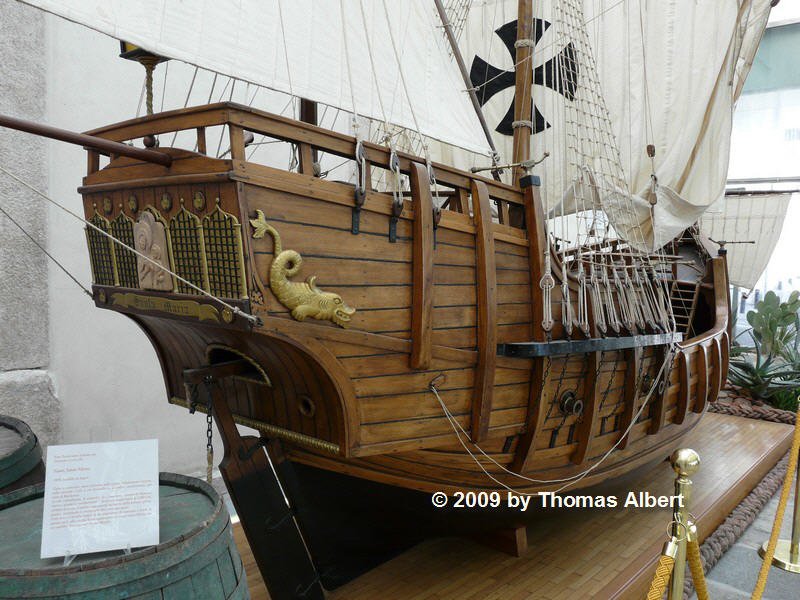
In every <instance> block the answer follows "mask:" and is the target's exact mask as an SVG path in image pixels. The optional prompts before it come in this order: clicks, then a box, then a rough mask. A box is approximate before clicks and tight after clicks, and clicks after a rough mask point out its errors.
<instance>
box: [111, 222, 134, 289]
mask: <svg viewBox="0 0 800 600" xmlns="http://www.w3.org/2000/svg"><path fill="white" fill-rule="evenodd" d="M111 235H113V236H114V239H117V240H119V241H120V242H122V244H124V246H122V245H120V244H115V246H116V248H115V249H114V252H115V255H116V259H117V277H118V278H119V285H121V286H122V287H129V288H138V287H139V273H138V270H137V265H136V255H135V254H134V253H133V251H132V250H130V249H129V248H133V220H132V219H131V218H130V217H128V216H127V215H126V214H124V213H120V214H119V216H118V217H117V218H116V219H114V220H113V221H111Z"/></svg>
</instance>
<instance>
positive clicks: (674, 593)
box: [667, 448, 700, 600]
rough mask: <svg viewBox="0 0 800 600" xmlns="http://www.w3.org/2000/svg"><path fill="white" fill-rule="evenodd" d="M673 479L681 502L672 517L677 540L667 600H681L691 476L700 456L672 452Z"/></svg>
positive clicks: (694, 471) (692, 453) (687, 449)
mask: <svg viewBox="0 0 800 600" xmlns="http://www.w3.org/2000/svg"><path fill="white" fill-rule="evenodd" d="M670 462H671V463H672V468H673V469H674V471H675V473H677V475H678V476H677V477H676V478H675V495H676V496H678V497H679V498H680V499H681V501H680V502H678V505H677V506H676V507H675V510H674V511H673V515H672V531H671V532H670V533H671V535H672V536H673V538H676V539H677V540H678V553H677V555H676V556H675V568H674V569H673V570H672V577H671V578H670V581H669V593H668V594H667V598H668V599H669V600H683V582H684V580H685V579H686V544H687V540H688V537H689V502H690V501H691V499H692V480H691V479H689V477H690V476H691V475H694V474H695V473H696V472H697V469H699V468H700V456H699V455H698V454H697V452H695V451H694V450H691V449H690V448H682V449H680V450H676V451H675V452H673V454H672V456H671V457H670Z"/></svg>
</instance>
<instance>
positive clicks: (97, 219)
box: [86, 211, 116, 285]
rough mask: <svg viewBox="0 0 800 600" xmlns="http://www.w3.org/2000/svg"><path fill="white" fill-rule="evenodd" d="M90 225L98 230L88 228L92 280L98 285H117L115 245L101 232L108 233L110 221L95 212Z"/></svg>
mask: <svg viewBox="0 0 800 600" xmlns="http://www.w3.org/2000/svg"><path fill="white" fill-rule="evenodd" d="M89 223H91V224H92V225H94V227H96V228H97V229H95V228H94V227H89V226H87V227H86V242H87V244H88V245H89V260H90V262H91V266H92V279H93V281H94V283H95V284H96V285H115V283H116V282H115V277H114V243H113V242H112V241H111V239H110V238H108V237H106V236H105V235H103V234H102V233H101V232H100V231H104V232H105V233H108V230H109V223H108V219H105V218H103V217H101V216H100V215H99V214H97V212H96V211H95V213H94V215H92V218H91V219H89ZM98 229H99V230H100V231H98Z"/></svg>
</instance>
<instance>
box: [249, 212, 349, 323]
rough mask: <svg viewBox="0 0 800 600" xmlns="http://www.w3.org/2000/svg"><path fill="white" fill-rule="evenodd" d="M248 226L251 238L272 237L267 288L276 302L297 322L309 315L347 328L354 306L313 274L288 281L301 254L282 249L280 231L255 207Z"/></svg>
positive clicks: (296, 267)
mask: <svg viewBox="0 0 800 600" xmlns="http://www.w3.org/2000/svg"><path fill="white" fill-rule="evenodd" d="M250 225H252V226H253V238H254V239H261V238H263V237H264V235H265V234H267V233H269V234H270V235H271V236H272V241H273V243H274V257H273V259H272V263H271V264H270V267H269V289H270V290H272V293H273V294H275V297H276V298H277V299H278V302H280V303H281V304H282V305H283V306H285V307H286V308H288V309H289V310H290V311H291V313H292V317H294V318H295V319H296V320H298V321H304V320H305V319H307V318H309V317H310V318H312V319H317V320H319V321H331V322H333V323H335V324H336V325H338V326H339V327H347V326H348V325H349V324H350V318H351V317H352V316H353V314H354V313H355V312H356V309H355V308H353V307H351V306H348V305H347V304H346V303H345V302H344V300H342V297H341V296H340V295H339V294H335V293H333V292H325V291H323V290H321V289H320V288H318V287H317V285H316V283H315V282H316V280H317V277H316V275H312V276H310V277H309V278H308V279H306V281H303V282H300V281H290V280H289V277H293V276H294V275H297V273H298V272H299V271H300V267H301V265H302V264H303V257H302V256H300V253H298V252H296V251H294V250H284V249H283V246H282V244H281V236H280V234H279V233H278V231H277V230H276V229H275V228H274V227H273V226H272V225H270V224H269V223H267V219H266V217H265V216H264V212H263V211H261V210H256V218H255V219H250Z"/></svg>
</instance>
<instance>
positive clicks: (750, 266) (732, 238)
mask: <svg viewBox="0 0 800 600" xmlns="http://www.w3.org/2000/svg"><path fill="white" fill-rule="evenodd" d="M791 197H792V194H791V192H775V193H771V194H770V193H766V194H765V193H763V192H761V193H752V194H744V193H738V194H729V195H726V196H725V197H724V198H723V199H721V200H720V201H719V202H717V203H716V204H715V205H714V206H712V207H711V208H710V209H709V210H708V211H707V212H706V213H705V215H703V218H702V219H701V220H700V233H701V234H702V236H704V237H705V238H710V239H712V240H716V241H726V242H754V244H752V245H751V244H731V245H728V246H726V249H727V250H728V278H729V279H730V282H731V284H732V285H738V286H739V287H742V288H744V289H747V290H751V289H753V288H754V287H755V285H756V282H758V279H759V277H761V274H762V273H763V272H764V269H765V268H766V267H767V263H768V262H769V259H770V257H771V256H772V252H773V251H774V250H775V245H776V244H777V243H778V239H779V238H780V236H781V230H782V229H783V223H784V221H785V220H786V211H787V210H788V208H789V201H790V200H791ZM709 252H711V253H712V255H713V254H715V253H716V246H715V245H713V244H709Z"/></svg>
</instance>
